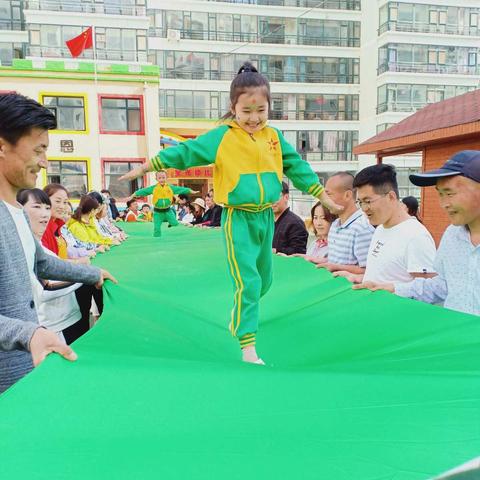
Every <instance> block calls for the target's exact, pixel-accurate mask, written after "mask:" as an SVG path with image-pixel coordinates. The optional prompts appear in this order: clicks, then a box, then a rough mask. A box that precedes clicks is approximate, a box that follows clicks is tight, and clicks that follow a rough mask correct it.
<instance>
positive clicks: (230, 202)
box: [121, 62, 342, 364]
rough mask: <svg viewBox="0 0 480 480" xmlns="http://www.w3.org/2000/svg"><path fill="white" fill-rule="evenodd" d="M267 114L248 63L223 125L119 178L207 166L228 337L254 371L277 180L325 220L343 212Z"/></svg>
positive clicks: (267, 101)
mask: <svg viewBox="0 0 480 480" xmlns="http://www.w3.org/2000/svg"><path fill="white" fill-rule="evenodd" d="M270 107H271V95H270V85H269V83H268V80H267V79H266V78H265V77H264V76H263V75H261V74H260V73H258V71H257V70H256V69H255V67H253V65H252V64H251V63H248V62H247V63H245V64H244V65H243V66H242V67H241V68H240V70H239V72H238V74H237V76H236V77H235V78H234V80H233V81H232V84H231V86H230V112H228V113H227V114H226V115H225V116H224V123H223V124H222V125H220V126H218V127H217V128H214V129H213V130H210V131H209V132H207V133H205V134H203V135H200V136H199V137H197V138H196V139H192V140H187V141H185V142H182V143H180V144H179V145H178V146H176V147H170V148H168V149H166V150H162V151H160V152H159V153H158V154H157V155H156V156H155V157H154V158H152V159H151V160H150V161H148V162H147V163H145V164H143V165H142V166H140V167H137V168H135V169H133V170H131V171H130V172H129V173H127V174H126V175H124V176H123V177H121V179H123V180H133V179H135V178H138V177H140V176H143V175H145V173H146V172H150V171H152V170H156V171H158V170H162V169H165V168H176V169H179V170H185V169H187V168H191V167H197V166H201V165H209V164H213V165H214V174H213V185H214V192H215V202H216V203H218V204H221V205H223V206H224V208H223V212H222V230H223V233H224V242H225V251H226V255H227V263H228V271H229V274H230V276H231V278H232V282H233V287H234V296H233V309H232V312H231V318H230V331H231V333H232V335H234V336H235V337H237V338H238V340H239V342H240V348H241V349H242V356H243V360H244V361H245V362H250V363H257V364H263V361H262V360H261V359H260V358H259V357H258V355H257V351H256V348H255V339H256V333H257V329H258V320H259V302H260V298H261V297H262V296H263V295H265V293H267V291H268V290H269V288H270V285H271V283H272V238H273V231H274V220H273V212H272V208H271V207H272V204H273V203H275V202H276V201H277V200H278V199H279V197H280V193H281V189H282V178H283V175H286V176H287V177H288V178H290V180H291V181H292V182H293V184H294V185H295V187H296V188H298V189H299V190H301V191H303V192H307V193H309V194H311V195H313V196H314V197H316V198H318V199H319V200H320V201H321V202H322V204H323V205H324V206H325V207H326V208H328V209H329V210H330V211H332V213H338V212H340V211H341V210H342V207H340V206H338V205H336V204H335V203H334V202H333V201H332V199H331V198H330V197H329V196H328V195H327V194H326V192H325V191H324V188H323V186H322V185H321V184H320V183H319V180H318V176H317V175H316V174H315V172H314V171H313V170H312V169H311V167H310V165H309V164H308V162H306V161H304V160H303V159H302V158H301V157H300V155H298V153H297V152H296V150H295V149H294V148H293V147H292V146H291V145H290V144H289V143H287V141H286V140H285V138H284V137H283V135H282V133H281V132H280V131H279V130H278V129H276V128H274V127H270V126H268V125H267V119H268V113H269V110H270Z"/></svg>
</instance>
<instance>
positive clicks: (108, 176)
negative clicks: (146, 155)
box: [103, 160, 145, 198]
mask: <svg viewBox="0 0 480 480" xmlns="http://www.w3.org/2000/svg"><path fill="white" fill-rule="evenodd" d="M142 163H143V160H104V161H103V169H104V185H103V186H104V188H106V189H108V190H109V191H110V193H111V194H112V196H113V197H114V198H126V197H129V196H130V195H132V193H134V192H135V191H136V190H139V189H140V188H143V187H144V186H145V181H144V178H143V177H141V178H137V179H135V180H133V181H131V182H120V181H119V180H118V179H119V178H120V177H121V176H122V175H125V174H126V173H127V172H129V171H130V170H131V169H132V168H135V167H138V166H140V165H142Z"/></svg>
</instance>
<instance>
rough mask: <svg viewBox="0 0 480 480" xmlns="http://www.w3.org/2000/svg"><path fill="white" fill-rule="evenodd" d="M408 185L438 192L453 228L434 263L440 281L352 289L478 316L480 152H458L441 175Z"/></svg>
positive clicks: (414, 179) (419, 176)
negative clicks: (394, 294)
mask: <svg viewBox="0 0 480 480" xmlns="http://www.w3.org/2000/svg"><path fill="white" fill-rule="evenodd" d="M410 181H411V182H412V183H413V184H414V185H417V186H419V187H430V186H435V187H436V189H437V192H438V195H439V197H440V205H441V207H442V208H443V209H444V210H445V211H446V212H447V214H448V216H449V218H450V221H451V223H452V224H451V225H450V226H449V227H448V228H447V230H446V231H445V233H444V234H443V237H442V240H441V242H440V246H439V248H438V252H437V254H436V257H435V263H434V269H435V270H436V272H437V273H438V275H437V276H436V277H433V278H415V279H414V280H413V281H412V282H408V283H402V282H394V283H393V282H388V283H378V282H372V281H367V282H364V283H362V284H360V285H355V286H354V288H358V289H360V288H368V289H370V290H388V291H390V292H394V293H396V294H397V295H399V296H401V297H408V298H413V299H416V300H420V301H422V302H426V303H442V302H444V306H445V307H446V308H450V309H452V310H457V311H459V312H465V313H471V314H473V315H480V268H478V258H479V250H480V151H477V150H463V151H461V152H458V153H456V154H455V155H453V157H451V158H450V159H449V160H448V161H447V162H446V163H445V164H444V165H443V166H442V167H440V168H439V169H437V170H432V171H429V172H425V173H419V174H415V175H410Z"/></svg>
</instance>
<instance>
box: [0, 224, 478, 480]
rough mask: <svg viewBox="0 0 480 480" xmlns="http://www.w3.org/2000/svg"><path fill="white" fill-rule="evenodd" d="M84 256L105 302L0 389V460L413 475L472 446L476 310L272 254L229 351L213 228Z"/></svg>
mask: <svg viewBox="0 0 480 480" xmlns="http://www.w3.org/2000/svg"><path fill="white" fill-rule="evenodd" d="M126 227H127V229H128V231H129V232H130V233H131V237H130V239H129V240H128V241H127V243H125V244H124V245H122V246H121V247H116V248H114V249H112V251H111V252H109V253H108V254H105V255H102V256H100V257H99V258H98V260H96V263H97V264H98V265H101V266H103V267H105V268H107V269H108V270H110V271H111V272H112V273H113V274H114V275H116V276H117V278H118V280H119V282H120V283H119V285H118V286H113V285H111V284H110V285H108V287H107V292H106V299H105V300H106V305H105V313H104V315H103V317H102V318H101V320H100V321H99V322H98V324H97V325H96V326H95V328H93V329H92V330H91V331H90V332H89V333H88V334H87V335H85V336H84V337H83V338H82V339H80V340H79V341H78V342H76V343H75V345H74V348H75V350H76V351H77V353H78V355H79V359H78V361H77V362H76V363H73V364H72V363H69V362H67V361H65V360H63V359H61V358H60V357H58V356H56V355H51V356H50V357H48V359H47V360H46V361H45V362H44V363H43V364H42V365H41V366H40V367H39V368H37V369H36V370H35V371H34V372H33V373H32V374H30V375H29V376H28V377H27V378H25V379H23V380H22V381H20V382H19V383H18V384H17V385H15V386H14V387H13V388H11V389H10V390H8V391H7V392H6V393H5V394H4V395H2V397H0V439H1V440H0V478H2V479H8V478H15V479H49V480H51V479H62V480H63V479H150V478H152V479H153V478H155V479H157V478H158V479H208V480H212V479H222V480H223V479H242V480H243V479H245V478H255V479H287V478H288V479H328V480H352V479H353V480H380V479H382V480H383V479H385V480H386V479H395V480H400V479H401V480H416V479H426V478H430V477H432V476H435V475H436V474H439V473H441V472H442V471H446V470H449V469H451V468H453V467H454V466H456V465H459V464H461V463H464V462H466V461H467V460H469V459H471V458H473V457H476V456H478V455H479V452H480V415H479V412H480V410H479V397H480V378H479V371H480V321H479V320H480V319H479V318H478V317H474V316H469V315H464V314H460V313H456V312H452V311H448V310H445V309H442V308H440V307H435V306H430V305H424V304H421V303H418V302H414V301H411V300H406V299H401V298H397V297H395V296H393V295H390V294H387V293H385V292H376V293H371V292H367V291H352V290H351V288H350V285H349V284H348V282H346V281H345V280H344V279H333V278H332V277H331V275H330V274H329V273H328V272H325V271H320V270H316V269H315V268H314V267H313V266H312V265H311V264H309V263H307V262H305V261H304V260H302V259H298V258H283V257H275V259H274V264H275V265H274V266H275V278H274V284H273V287H272V289H271V291H270V292H269V293H268V295H267V296H266V297H265V298H264V299H263V300H262V303H261V317H262V320H261V326H260V331H259V334H258V340H257V346H258V350H259V352H260V354H261V356H262V357H263V358H264V360H265V361H266V363H267V366H265V367H261V366H257V365H246V364H243V363H242V362H241V361H240V352H239V348H238V344H237V342H236V340H235V339H233V338H232V337H231V336H230V334H229V332H228V328H227V327H228V318H229V310H230V307H231V302H232V291H231V284H230V280H229V278H228V277H227V271H226V262H225V258H224V252H223V244H222V241H221V232H220V231H219V230H201V229H187V228H184V227H177V228H171V229H165V230H164V236H163V237H162V238H161V239H157V238H152V237H151V229H152V226H151V225H145V224H138V225H126Z"/></svg>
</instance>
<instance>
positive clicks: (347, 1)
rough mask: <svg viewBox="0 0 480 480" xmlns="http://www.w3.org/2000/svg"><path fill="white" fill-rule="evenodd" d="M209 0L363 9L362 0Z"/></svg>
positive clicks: (280, 5) (283, 5)
mask: <svg viewBox="0 0 480 480" xmlns="http://www.w3.org/2000/svg"><path fill="white" fill-rule="evenodd" d="M206 1H208V2H222V3H243V4H246V5H273V6H279V7H303V8H326V9H332V10H361V3H360V0H206Z"/></svg>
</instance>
